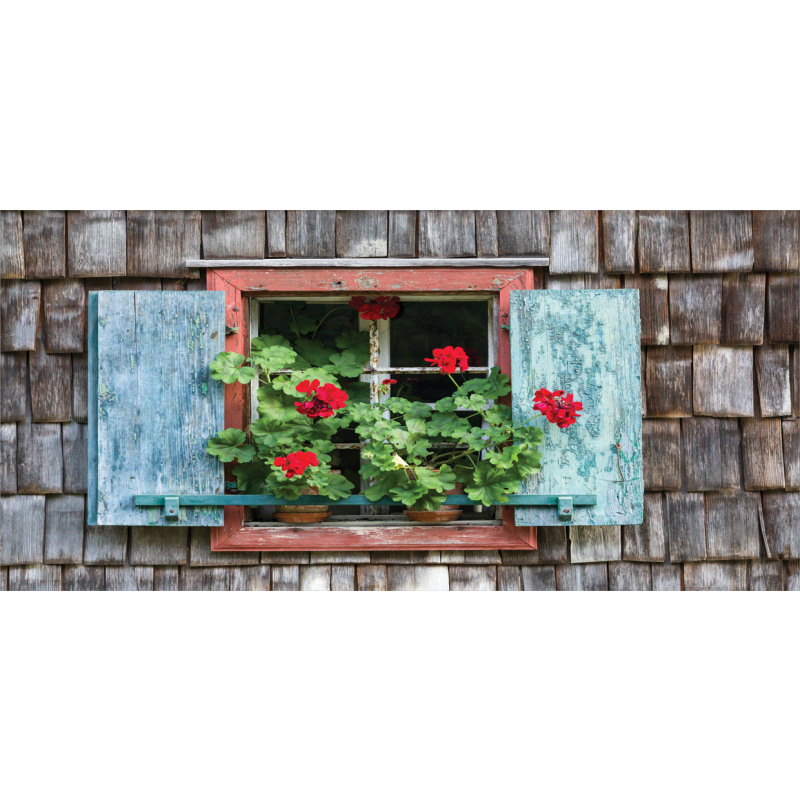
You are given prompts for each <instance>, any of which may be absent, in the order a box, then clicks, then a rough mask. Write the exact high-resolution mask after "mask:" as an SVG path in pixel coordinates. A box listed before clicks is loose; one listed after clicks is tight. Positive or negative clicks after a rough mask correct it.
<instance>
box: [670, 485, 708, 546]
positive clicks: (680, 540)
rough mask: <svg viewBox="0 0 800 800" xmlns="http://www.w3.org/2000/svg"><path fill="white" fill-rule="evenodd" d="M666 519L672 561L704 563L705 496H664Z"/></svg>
mask: <svg viewBox="0 0 800 800" xmlns="http://www.w3.org/2000/svg"><path fill="white" fill-rule="evenodd" d="M664 518H665V520H666V526H667V533H668V538H669V555H670V560H672V561H702V560H703V559H705V558H707V557H708V554H707V552H706V520H705V504H704V501H703V495H702V494H700V493H699V492H668V493H667V494H666V495H665V496H664Z"/></svg>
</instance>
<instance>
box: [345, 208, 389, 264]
mask: <svg viewBox="0 0 800 800" xmlns="http://www.w3.org/2000/svg"><path fill="white" fill-rule="evenodd" d="M388 255H389V212H388V211H337V212H336V256H337V257H341V258H386V256H388Z"/></svg>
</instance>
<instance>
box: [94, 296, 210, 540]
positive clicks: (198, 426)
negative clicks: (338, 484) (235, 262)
mask: <svg viewBox="0 0 800 800" xmlns="http://www.w3.org/2000/svg"><path fill="white" fill-rule="evenodd" d="M224 348H225V306H224V293H223V292H147V291H145V292H121V291H113V292H91V293H90V295H89V497H88V520H89V524H90V525H148V524H150V525H163V524H164V522H165V520H164V516H163V514H162V513H161V510H160V509H158V508H149V509H148V508H137V507H136V506H134V503H133V498H134V495H137V494H164V495H180V494H222V493H223V492H224V476H223V469H222V465H221V464H220V463H219V461H217V459H215V458H212V457H211V456H209V455H208V454H207V453H206V442H207V441H208V438H209V437H210V436H213V435H215V434H216V433H217V432H218V431H220V430H222V429H223V428H224V389H223V386H222V384H221V383H219V382H218V381H214V380H211V378H210V375H209V367H208V365H209V364H210V362H211V361H212V360H213V359H214V357H215V356H216V355H217V353H219V352H220V351H221V350H223V349H224ZM173 524H178V525H196V526H201V525H214V526H216V525H221V524H222V508H221V507H219V506H217V507H199V508H193V507H181V510H180V518H179V519H176V520H175V521H174V523H173Z"/></svg>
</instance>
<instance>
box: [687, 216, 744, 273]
mask: <svg viewBox="0 0 800 800" xmlns="http://www.w3.org/2000/svg"><path fill="white" fill-rule="evenodd" d="M690 216H691V220H690V227H691V232H692V237H691V238H692V271H693V272H751V271H752V269H753V214H752V212H750V211H692V212H691V215H690Z"/></svg>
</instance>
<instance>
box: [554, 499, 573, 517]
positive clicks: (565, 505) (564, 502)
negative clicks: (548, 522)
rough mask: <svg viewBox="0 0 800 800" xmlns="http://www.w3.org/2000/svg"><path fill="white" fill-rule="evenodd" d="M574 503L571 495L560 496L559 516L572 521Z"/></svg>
mask: <svg viewBox="0 0 800 800" xmlns="http://www.w3.org/2000/svg"><path fill="white" fill-rule="evenodd" d="M573 506H574V503H573V502H572V498H571V497H559V498H558V518H559V519H560V520H561V521H562V522H572V512H573V510H574V509H573Z"/></svg>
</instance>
